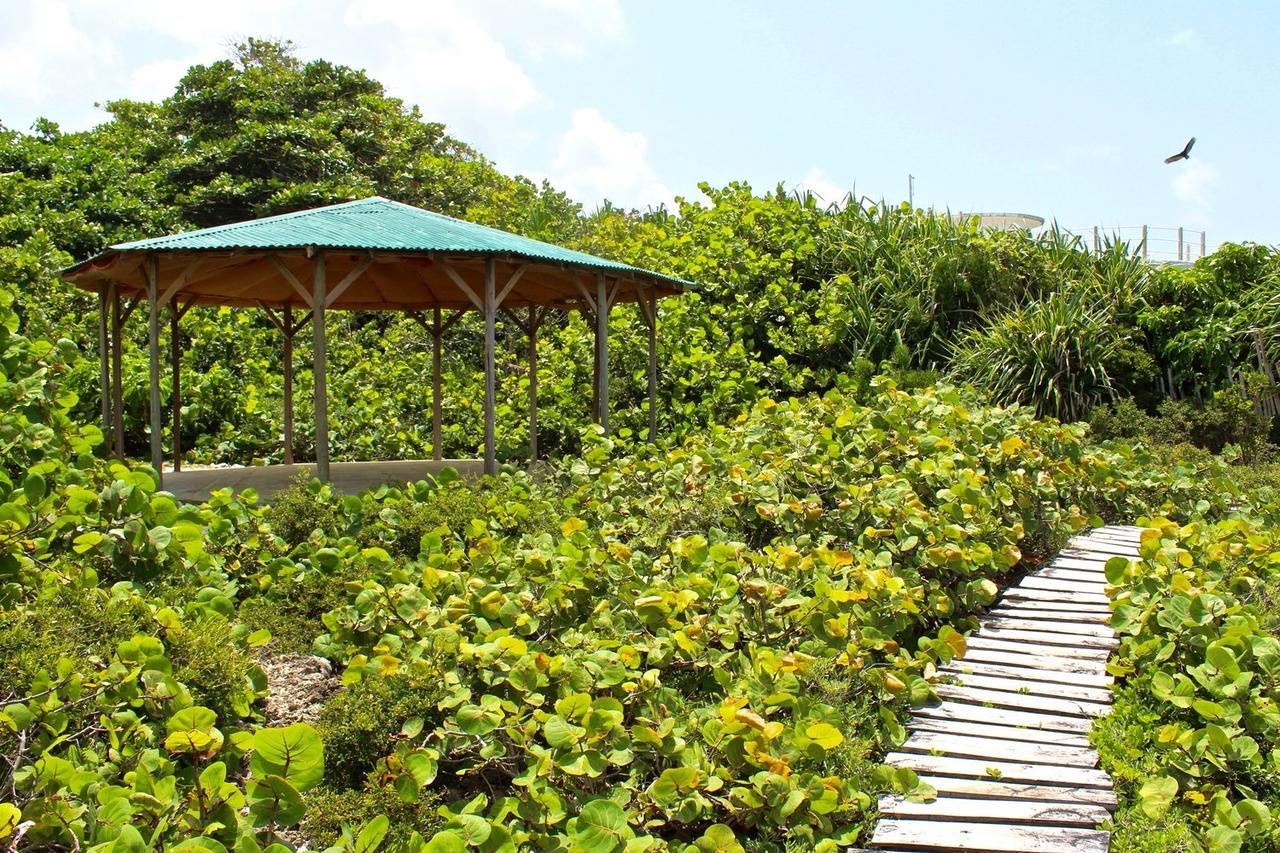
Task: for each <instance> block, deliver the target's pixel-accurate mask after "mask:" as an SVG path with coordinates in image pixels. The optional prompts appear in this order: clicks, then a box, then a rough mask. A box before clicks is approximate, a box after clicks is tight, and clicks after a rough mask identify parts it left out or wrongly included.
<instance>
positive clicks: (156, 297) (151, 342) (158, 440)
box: [147, 255, 164, 488]
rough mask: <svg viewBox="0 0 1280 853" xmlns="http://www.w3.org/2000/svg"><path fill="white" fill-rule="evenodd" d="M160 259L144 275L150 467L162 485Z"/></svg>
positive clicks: (154, 256) (162, 424)
mask: <svg viewBox="0 0 1280 853" xmlns="http://www.w3.org/2000/svg"><path fill="white" fill-rule="evenodd" d="M159 288H160V258H159V257H158V256H156V255H152V256H151V275H149V276H148V277H147V321H148V322H147V356H148V361H150V367H151V467H152V468H155V469H156V477H157V478H159V480H160V485H161V487H162V488H163V486H164V475H163V474H162V473H161V470H160V469H161V468H163V467H164V421H163V419H162V417H161V415H160V304H159V303H160V289H159Z"/></svg>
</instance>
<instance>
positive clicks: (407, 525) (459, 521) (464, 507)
mask: <svg viewBox="0 0 1280 853" xmlns="http://www.w3.org/2000/svg"><path fill="white" fill-rule="evenodd" d="M384 512H386V513H388V515H389V517H387V518H386V519H385V520H386V521H387V524H388V526H389V527H390V528H391V529H392V530H393V531H394V533H395V538H394V540H392V541H390V542H388V543H387V545H388V548H389V549H390V550H391V552H392V553H393V554H398V555H400V556H404V557H409V558H413V557H416V556H418V551H419V549H420V548H421V545H422V539H423V537H424V536H426V535H427V534H429V533H432V532H433V531H435V530H436V529H438V528H444V529H445V530H446V531H448V533H450V534H452V535H454V536H457V537H459V538H461V537H462V536H463V535H464V534H465V531H466V529H467V527H468V525H470V524H471V521H472V520H473V519H477V518H483V517H484V513H485V500H484V499H483V497H482V496H481V495H480V494H479V493H478V492H477V491H475V490H474V489H473V488H472V487H471V486H468V485H466V484H464V483H462V482H461V481H458V480H455V481H453V482H451V483H447V484H445V485H444V486H441V487H440V488H437V489H434V490H432V491H431V492H429V493H428V494H427V495H426V496H425V497H423V498H421V499H420V500H416V501H413V502H405V503H402V504H399V505H398V506H397V505H392V506H389V507H388V508H387V509H386V510H384Z"/></svg>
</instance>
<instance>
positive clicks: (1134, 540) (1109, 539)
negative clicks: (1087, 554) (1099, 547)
mask: <svg viewBox="0 0 1280 853" xmlns="http://www.w3.org/2000/svg"><path fill="white" fill-rule="evenodd" d="M1077 542H1079V543H1080V544H1082V545H1089V544H1092V543H1094V542H1098V543H1101V544H1105V545H1119V546H1120V547H1121V548H1128V549H1130V550H1133V551H1137V550H1138V549H1139V548H1140V547H1141V546H1142V540H1141V539H1139V538H1138V537H1136V536H1133V537H1130V536H1114V535H1112V534H1109V533H1108V534H1105V535H1103V534H1100V533H1093V534H1090V535H1089V536H1088V537H1086V538H1083V539H1079V540H1077Z"/></svg>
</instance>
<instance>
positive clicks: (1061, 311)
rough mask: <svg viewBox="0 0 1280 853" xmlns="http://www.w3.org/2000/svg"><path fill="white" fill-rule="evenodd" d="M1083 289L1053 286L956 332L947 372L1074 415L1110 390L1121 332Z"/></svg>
mask: <svg viewBox="0 0 1280 853" xmlns="http://www.w3.org/2000/svg"><path fill="white" fill-rule="evenodd" d="M1119 331H1120V330H1119V329H1118V328H1117V327H1116V326H1115V325H1114V323H1113V322H1112V318H1111V317H1110V316H1109V315H1108V314H1107V313H1106V312H1105V311H1104V310H1101V307H1100V306H1099V305H1097V304H1096V303H1095V302H1094V300H1093V298H1092V296H1091V295H1090V294H1089V293H1087V292H1086V291H1084V290H1075V291H1072V292H1069V293H1062V292H1058V293H1053V294H1050V295H1049V296H1048V297H1046V298H1045V299H1043V300H1040V301H1037V302H1032V303H1030V304H1028V305H1026V306H1023V307H1019V308H1015V309H1013V310H1011V311H1009V312H1008V313H1007V314H1004V315H1002V316H1000V318H999V319H998V320H997V321H996V322H994V323H993V324H992V325H990V326H988V327H986V328H976V329H972V330H970V331H969V332H967V333H966V335H965V336H964V337H963V338H961V339H960V340H959V341H958V342H957V344H956V349H955V354H954V356H953V360H952V371H953V373H954V374H955V375H956V376H957V377H959V378H960V379H962V380H963V381H966V382H971V383H973V384H974V385H976V386H978V387H981V388H984V389H986V390H988V391H989V392H990V393H991V395H992V397H993V398H995V399H996V400H999V401H1001V402H1009V403H1021V404H1024V405H1029V406H1032V407H1034V408H1035V410H1036V411H1037V412H1038V413H1039V414H1041V415H1043V416H1046V417H1050V416H1051V417H1056V418H1058V419H1060V420H1064V421H1072V420H1078V419H1080V418H1082V417H1084V415H1086V414H1087V413H1088V411H1089V409H1090V408H1092V407H1093V406H1094V405H1095V404H1097V403H1100V402H1102V401H1104V400H1107V399H1110V398H1111V396H1112V395H1113V394H1114V393H1115V388H1114V386H1113V383H1112V378H1111V374H1110V372H1109V367H1110V365H1112V364H1113V363H1115V361H1116V360H1117V359H1118V358H1119V356H1120V353H1121V349H1122V344H1123V339H1122V338H1121V337H1120V334H1119Z"/></svg>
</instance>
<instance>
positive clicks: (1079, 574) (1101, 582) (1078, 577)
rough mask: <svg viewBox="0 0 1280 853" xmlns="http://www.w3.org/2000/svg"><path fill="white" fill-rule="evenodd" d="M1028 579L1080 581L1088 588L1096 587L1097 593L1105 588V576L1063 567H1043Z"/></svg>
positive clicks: (1099, 573) (1100, 573)
mask: <svg viewBox="0 0 1280 853" xmlns="http://www.w3.org/2000/svg"><path fill="white" fill-rule="evenodd" d="M1029 577H1037V578H1057V579H1058V580H1062V581H1081V582H1082V583H1087V584H1089V585H1090V586H1093V587H1096V588H1097V589H1098V591H1099V592H1101V591H1103V590H1105V588H1106V586H1107V576H1106V575H1105V574H1103V573H1102V572H1091V571H1086V570H1084V569H1068V568H1066V567H1064V566H1045V567H1044V568H1042V569H1036V570H1035V571H1034V572H1032V573H1031V574H1030V575H1029Z"/></svg>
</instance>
